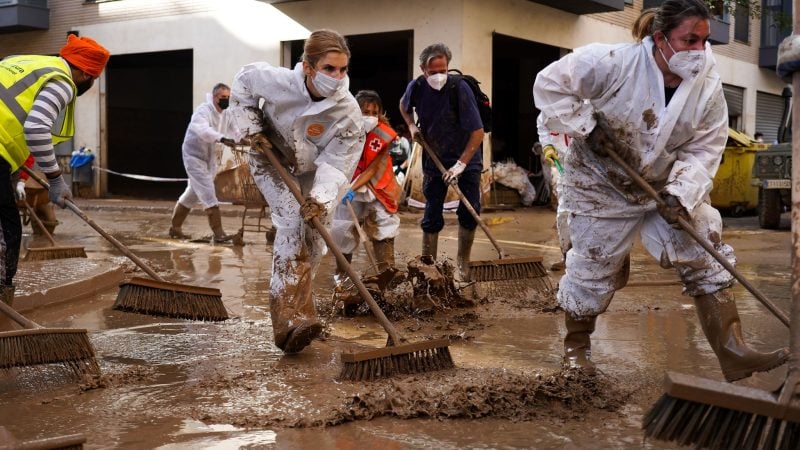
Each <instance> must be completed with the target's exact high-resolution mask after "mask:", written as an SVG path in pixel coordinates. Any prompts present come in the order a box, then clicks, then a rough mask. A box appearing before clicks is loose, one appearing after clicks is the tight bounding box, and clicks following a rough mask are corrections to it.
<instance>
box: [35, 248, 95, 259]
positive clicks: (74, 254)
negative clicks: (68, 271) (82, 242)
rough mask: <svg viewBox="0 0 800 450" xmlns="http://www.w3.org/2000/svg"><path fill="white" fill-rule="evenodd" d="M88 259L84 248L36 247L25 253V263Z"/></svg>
mask: <svg viewBox="0 0 800 450" xmlns="http://www.w3.org/2000/svg"><path fill="white" fill-rule="evenodd" d="M66 258H86V250H84V248H83V247H61V246H58V247H34V248H28V251H27V252H25V257H24V258H23V260H24V261H46V260H50V259H66Z"/></svg>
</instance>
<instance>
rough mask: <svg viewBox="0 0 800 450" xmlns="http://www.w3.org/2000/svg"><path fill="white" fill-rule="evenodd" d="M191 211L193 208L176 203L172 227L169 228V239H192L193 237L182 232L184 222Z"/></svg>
mask: <svg viewBox="0 0 800 450" xmlns="http://www.w3.org/2000/svg"><path fill="white" fill-rule="evenodd" d="M191 211H192V209H191V208H187V207H185V206H183V205H181V204H180V203H175V208H174V209H173V210H172V225H171V226H170V227H169V237H171V238H173V239H191V236H189V235H186V234H183V231H181V227H182V226H183V222H184V221H185V220H186V217H188V216H189V212H191Z"/></svg>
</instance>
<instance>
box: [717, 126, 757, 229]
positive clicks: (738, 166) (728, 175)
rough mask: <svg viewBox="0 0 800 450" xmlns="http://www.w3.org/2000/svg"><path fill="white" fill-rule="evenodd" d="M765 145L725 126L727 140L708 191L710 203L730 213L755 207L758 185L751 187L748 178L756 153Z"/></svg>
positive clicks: (751, 171)
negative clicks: (711, 185)
mask: <svg viewBox="0 0 800 450" xmlns="http://www.w3.org/2000/svg"><path fill="white" fill-rule="evenodd" d="M767 147H768V145H767V144H759V143H757V142H753V140H752V139H750V137H749V136H747V135H746V134H744V133H740V132H738V131H736V130H734V129H731V128H728V143H727V146H726V147H725V152H724V153H723V154H722V162H720V165H719V170H717V175H716V176H715V177H714V188H713V189H712V190H711V205H712V206H714V207H715V208H719V209H722V210H727V212H729V213H730V214H731V215H734V216H739V215H742V214H745V213H746V212H749V211H752V210H754V209H756V207H757V206H758V186H753V185H752V183H751V182H750V179H751V178H752V176H753V164H754V163H755V160H756V153H758V152H759V151H761V150H766V149H767Z"/></svg>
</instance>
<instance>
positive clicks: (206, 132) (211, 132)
mask: <svg viewBox="0 0 800 450" xmlns="http://www.w3.org/2000/svg"><path fill="white" fill-rule="evenodd" d="M212 108H213V106H212ZM209 114H211V112H210V111H209V110H208V108H205V107H202V106H201V107H200V108H198V109H197V111H195V112H194V114H192V120H191V122H189V130H191V131H192V132H193V133H194V135H195V136H197V137H198V138H200V141H201V142H203V143H204V144H213V143H214V142H219V140H220V139H222V138H223V137H224V135H223V134H222V133H220V132H219V131H217V130H216V129H215V128H214V127H212V126H211V119H210V118H209V117H208V115H209Z"/></svg>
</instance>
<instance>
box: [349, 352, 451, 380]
mask: <svg viewBox="0 0 800 450" xmlns="http://www.w3.org/2000/svg"><path fill="white" fill-rule="evenodd" d="M414 345H415V344H412V346H414ZM402 348H403V346H399V347H387V348H385V349H380V350H385V352H381V351H380V350H379V351H377V352H375V351H370V352H368V353H369V354H373V353H374V354H377V355H380V354H381V353H386V355H385V356H375V357H370V358H355V359H360V360H357V361H356V360H347V358H346V355H342V371H341V373H340V374H339V379H341V380H349V381H372V380H376V379H379V378H387V377H391V376H394V375H407V374H413V373H426V372H433V371H437V370H445V369H452V368H454V367H455V364H454V363H453V357H452V356H451V355H450V349H449V347H448V346H447V345H438V344H434V345H432V346H430V347H428V348H421V349H419V348H417V349H412V350H409V351H407V352H403V351H402ZM412 348H413V347H412ZM347 356H352V355H347Z"/></svg>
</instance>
